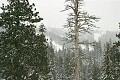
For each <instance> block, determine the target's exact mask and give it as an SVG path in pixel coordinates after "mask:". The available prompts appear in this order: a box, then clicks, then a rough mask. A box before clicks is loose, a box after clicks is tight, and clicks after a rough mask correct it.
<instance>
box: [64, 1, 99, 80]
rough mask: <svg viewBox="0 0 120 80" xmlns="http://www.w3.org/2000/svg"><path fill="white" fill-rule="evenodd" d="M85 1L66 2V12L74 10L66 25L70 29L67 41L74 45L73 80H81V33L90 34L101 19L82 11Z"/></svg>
mask: <svg viewBox="0 0 120 80" xmlns="http://www.w3.org/2000/svg"><path fill="white" fill-rule="evenodd" d="M82 6H83V0H66V7H65V10H63V11H66V10H70V9H71V10H72V13H70V14H69V18H67V23H66V24H65V25H64V27H65V28H68V30H69V32H68V33H67V40H68V41H69V42H70V43H72V45H73V47H72V49H73V52H74V60H73V62H74V68H73V80H81V77H80V74H81V73H80V64H79V61H80V60H79V59H80V58H79V57H80V55H81V54H80V51H79V43H80V37H79V36H80V33H86V32H88V33H90V31H91V30H93V28H95V27H96V26H95V24H94V22H96V21H98V19H99V18H97V17H95V16H94V15H92V16H91V15H89V14H88V13H87V12H85V11H83V10H82Z"/></svg>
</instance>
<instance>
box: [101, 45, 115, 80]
mask: <svg viewBox="0 0 120 80" xmlns="http://www.w3.org/2000/svg"><path fill="white" fill-rule="evenodd" d="M111 47H112V45H111V44H110V43H106V47H105V50H104V61H103V66H102V72H101V73H102V74H101V79H102V80H115V79H114V77H113V74H114V73H113V66H112V65H113V63H112V60H111V56H112V54H111Z"/></svg>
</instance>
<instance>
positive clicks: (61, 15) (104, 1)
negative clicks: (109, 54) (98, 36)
mask: <svg viewBox="0 0 120 80" xmlns="http://www.w3.org/2000/svg"><path fill="white" fill-rule="evenodd" d="M29 1H30V2H31V3H32V2H34V3H35V5H36V6H35V7H36V8H37V11H39V12H40V16H41V17H43V19H44V20H43V21H42V22H43V23H44V24H45V26H47V27H60V28H63V25H64V23H65V22H66V18H67V12H60V11H61V10H63V9H64V7H65V6H64V5H65V0H29ZM5 2H6V0H0V6H1V4H2V3H5ZM84 4H85V10H86V11H88V12H89V13H90V14H91V15H96V16H98V17H100V18H101V19H100V21H99V22H97V24H96V25H97V26H98V27H100V29H101V30H118V29H119V28H118V22H120V0H85V1H84Z"/></svg>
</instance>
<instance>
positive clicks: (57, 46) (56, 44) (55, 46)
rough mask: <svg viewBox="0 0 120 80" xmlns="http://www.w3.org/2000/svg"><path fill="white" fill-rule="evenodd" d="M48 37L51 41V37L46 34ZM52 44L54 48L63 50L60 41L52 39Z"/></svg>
mask: <svg viewBox="0 0 120 80" xmlns="http://www.w3.org/2000/svg"><path fill="white" fill-rule="evenodd" d="M46 39H48V43H50V37H49V36H46ZM52 45H53V48H54V49H55V50H56V51H58V50H62V46H61V45H59V44H58V43H56V42H55V41H54V40H52Z"/></svg>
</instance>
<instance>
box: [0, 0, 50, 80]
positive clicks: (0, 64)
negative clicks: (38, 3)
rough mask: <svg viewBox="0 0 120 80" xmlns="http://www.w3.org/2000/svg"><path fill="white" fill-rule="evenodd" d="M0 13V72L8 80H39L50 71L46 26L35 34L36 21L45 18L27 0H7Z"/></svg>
mask: <svg viewBox="0 0 120 80" xmlns="http://www.w3.org/2000/svg"><path fill="white" fill-rule="evenodd" d="M7 2H8V4H7V5H4V4H3V5H2V7H1V9H2V13H0V23H2V24H1V25H0V27H2V28H3V29H4V31H3V32H1V33H0V73H1V74H2V78H3V79H5V80H28V79H29V80H38V79H39V78H40V77H45V76H46V75H47V74H48V73H49V68H48V59H47V51H46V49H47V46H46V39H45V35H44V29H43V28H41V29H43V30H42V31H41V30H40V32H41V34H37V35H36V31H35V27H36V26H35V25H34V23H38V22H40V21H41V20H42V18H40V17H39V16H38V14H39V12H36V8H33V7H34V6H35V4H34V3H33V4H32V5H30V3H29V1H28V0H7Z"/></svg>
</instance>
